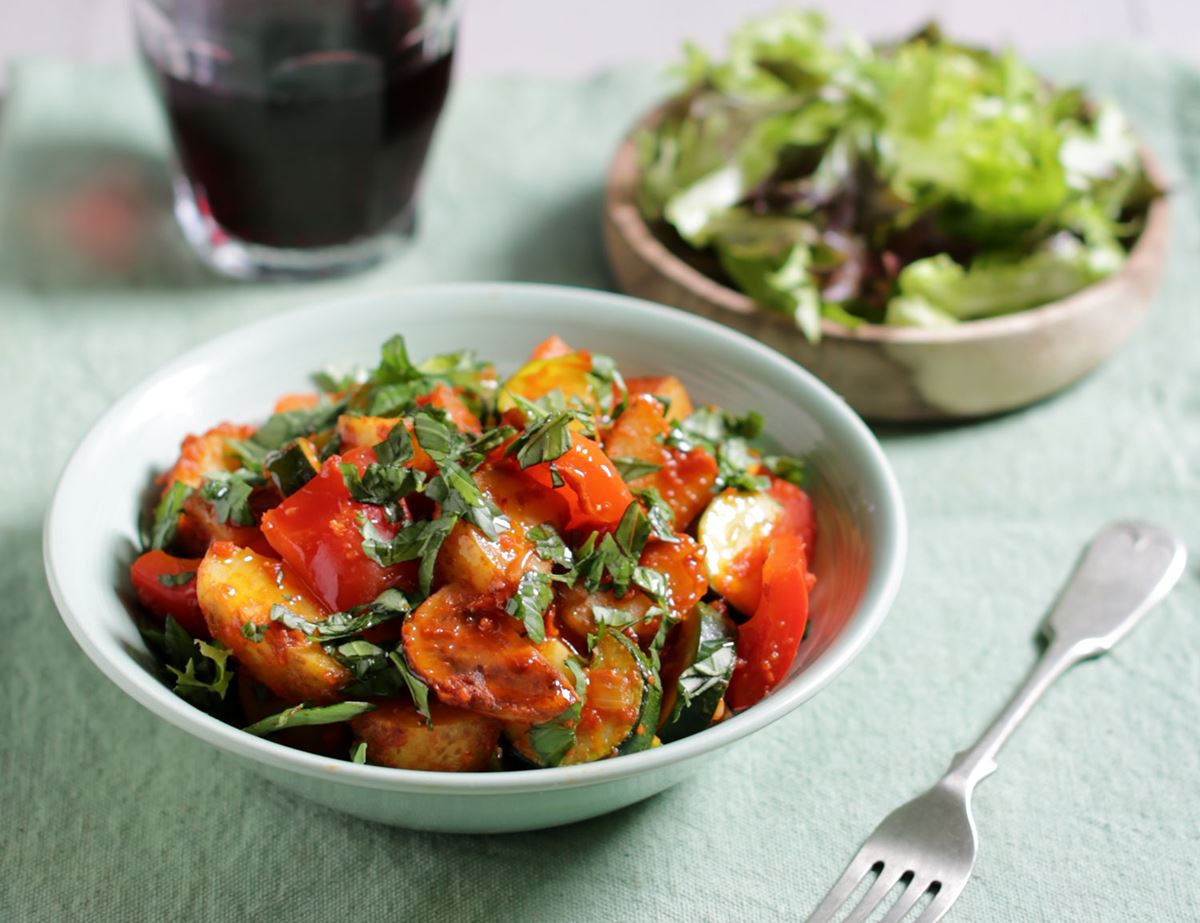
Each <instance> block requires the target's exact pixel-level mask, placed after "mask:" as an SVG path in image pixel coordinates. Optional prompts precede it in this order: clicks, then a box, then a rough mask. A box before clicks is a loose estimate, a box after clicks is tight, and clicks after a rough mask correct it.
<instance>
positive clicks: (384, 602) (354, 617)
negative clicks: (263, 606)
mask: <svg viewBox="0 0 1200 923" xmlns="http://www.w3.org/2000/svg"><path fill="white" fill-rule="evenodd" d="M411 611H412V605H411V604H410V603H409V601H408V598H407V597H406V596H405V595H404V594H403V593H402V592H400V591H399V590H397V589H394V588H393V589H388V590H384V591H383V592H382V593H381V594H379V596H377V597H376V598H375V600H374V601H373V602H370V603H368V604H367V605H365V606H356V607H355V608H354V609H353V610H351V611H349V612H334V613H332V614H330V615H329V616H327V617H326V618H325V619H323V620H321V621H317V622H314V621H311V620H309V619H306V618H304V616H302V615H298V614H296V613H295V612H293V611H292V610H291V609H289V608H288V607H287V606H282V605H280V604H278V603H276V604H275V605H273V606H272V607H271V613H270V619H271V621H272V622H279V623H281V624H282V625H283V626H284V627H286V628H292V629H294V630H296V631H299V632H302V633H303V634H305V635H307V636H308V637H310V638H312V639H314V640H316V641H320V642H321V643H322V644H328V643H329V642H331V641H341V640H344V639H347V638H352V637H354V636H356V635H360V634H362V633H363V632H364V631H366V630H367V629H369V628H374V627H375V626H376V625H382V624H383V623H384V622H390V621H392V620H393V619H397V618H404V617H405V616H407V615H408V614H409V613H410V612H411Z"/></svg>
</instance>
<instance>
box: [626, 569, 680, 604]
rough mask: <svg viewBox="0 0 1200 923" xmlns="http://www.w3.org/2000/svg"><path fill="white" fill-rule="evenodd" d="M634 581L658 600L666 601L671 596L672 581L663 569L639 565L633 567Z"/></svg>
mask: <svg viewBox="0 0 1200 923" xmlns="http://www.w3.org/2000/svg"><path fill="white" fill-rule="evenodd" d="M633 582H634V584H636V585H637V586H638V587H640V588H641V589H643V590H645V591H646V592H647V593H649V594H650V595H651V596H653V597H654V598H655V599H656V600H660V601H663V602H665V601H666V600H669V599H670V598H671V583H670V581H669V580H667V577H666V575H665V574H664V573H663V572H662V571H657V570H654V569H653V568H651V567H642V566H641V565H638V566H637V567H635V568H634V569H633Z"/></svg>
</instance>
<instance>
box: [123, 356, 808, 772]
mask: <svg viewBox="0 0 1200 923" xmlns="http://www.w3.org/2000/svg"><path fill="white" fill-rule="evenodd" d="M315 380H316V382H317V385H318V386H319V391H318V392H314V393H311V394H308V393H306V394H291V395H287V396H285V397H283V398H281V399H280V400H279V401H278V403H277V404H276V407H275V413H274V415H273V416H271V417H270V419H268V420H267V421H266V422H265V423H263V424H262V425H260V426H254V425H241V424H232V423H222V424H220V425H218V426H215V427H214V428H212V429H210V430H208V431H207V432H206V433H203V434H202V435H191V436H188V437H187V438H186V439H184V441H183V445H182V450H181V452H180V455H179V458H178V460H177V461H176V462H175V464H174V466H173V467H172V468H171V469H170V470H168V471H167V472H166V473H165V474H163V475H162V477H161V478H159V481H158V484H157V485H156V496H157V502H156V505H155V507H154V509H153V513H152V515H149V511H148V515H147V516H146V520H147V521H146V523H145V528H144V530H143V542H144V546H145V549H144V551H143V553H142V554H141V555H140V556H139V557H138V558H137V559H136V560H135V561H134V562H133V565H132V568H131V578H132V584H133V588H134V590H135V592H136V595H137V598H138V599H139V600H140V602H141V604H142V607H143V608H144V611H143V612H141V613H139V620H140V626H141V628H142V632H143V635H144V636H145V638H146V640H147V643H148V644H149V646H150V647H151V649H152V650H153V651H154V652H155V654H156V655H157V656H158V657H159V659H160V661H161V664H162V667H163V676H164V678H165V679H166V680H167V681H168V682H170V683H171V684H172V686H173V687H174V689H175V691H176V692H177V693H178V694H179V695H181V696H182V697H184V698H185V699H187V700H188V701H189V702H191V703H193V704H194V705H196V706H197V707H199V708H202V709H204V710H206V711H208V712H209V713H210V714H213V715H214V716H216V717H218V718H220V719H222V720H224V721H227V722H229V723H232V724H235V725H236V726H238V727H243V728H245V730H246V731H247V732H248V733H251V734H257V735H268V734H269V735H273V736H274V737H275V739H277V740H279V741H280V742H283V743H287V744H289V745H291V746H295V747H300V748H303V749H306V750H311V751H315V752H319V753H323V754H327V755H334V756H343V757H346V758H348V759H351V760H353V761H355V762H368V763H374V764H378V765H382V766H392V767H398V768H405V769H425V770H438V771H447V772H466V771H479V770H488V769H510V768H529V767H544V766H557V765H567V764H574V763H583V762H588V761H592V760H598V759H605V758H608V757H612V756H616V755H618V754H624V753H634V752H637V751H639V750H645V749H647V748H649V747H653V746H657V745H659V744H660V743H662V742H668V741H672V740H675V739H678V738H681V737H685V736H687V735H689V734H694V733H696V732H697V731H701V730H703V729H704V728H706V727H708V726H709V725H710V724H712V723H714V722H716V721H720V720H722V719H723V718H724V717H725V716H727V715H729V714H730V713H731V712H733V711H736V710H739V709H743V708H746V707H748V706H750V705H753V704H754V703H755V702H757V701H758V700H759V699H761V698H762V697H763V696H764V695H766V694H767V693H768V692H769V691H770V690H771V689H772V688H773V687H774V686H775V685H776V684H778V683H779V682H780V681H781V680H782V679H783V677H784V676H785V674H786V673H787V671H788V669H789V667H790V666H791V665H792V663H793V661H794V659H795V657H796V654H797V649H798V647H799V645H800V644H801V642H802V640H803V637H804V632H805V627H806V624H807V620H808V596H809V590H810V588H811V586H812V584H813V577H812V576H811V575H810V573H809V570H808V564H807V562H808V559H809V555H810V552H811V550H812V548H813V543H814V537H815V536H814V520H813V514H812V507H811V504H810V503H809V499H808V496H807V495H806V494H805V493H804V491H803V489H802V487H801V486H800V485H801V483H802V481H803V467H802V464H801V463H800V462H799V461H798V460H797V459H794V458H790V457H786V456H778V455H772V454H770V453H768V452H765V451H762V450H760V449H759V448H757V447H756V446H757V445H758V443H757V442H756V440H755V437H757V436H758V435H759V432H760V430H761V428H762V420H761V418H760V417H759V416H758V415H757V414H755V413H749V414H747V415H746V416H741V417H739V416H735V415H733V414H730V413H727V412H724V411H722V410H720V409H719V408H716V407H711V406H707V407H694V406H693V405H692V401H691V398H690V396H689V395H688V392H687V390H686V389H685V387H684V386H683V384H682V383H681V382H680V381H679V380H678V379H676V378H673V377H639V378H628V379H625V378H623V377H622V375H621V374H620V372H619V371H618V370H617V368H616V367H615V366H614V364H613V362H612V360H611V359H608V358H607V357H604V356H601V355H597V354H592V353H589V352H586V351H583V350H578V349H573V348H571V347H569V346H567V345H566V344H565V343H563V342H562V341H561V340H559V339H558V338H556V337H551V338H550V339H548V340H546V341H545V342H543V343H541V344H540V345H539V346H537V348H536V349H535V350H534V352H533V356H532V358H531V359H530V361H529V362H528V363H527V364H526V365H524V366H523V367H521V368H520V369H518V370H517V371H516V372H515V373H514V374H513V375H512V376H511V377H509V378H508V379H506V380H503V381H500V380H498V379H497V377H496V374H495V371H494V369H493V367H492V366H491V365H488V364H486V363H483V362H480V361H477V360H476V358H475V357H474V355H473V354H472V353H470V352H461V353H455V354H450V355H441V356H435V357H433V358H432V359H428V360H426V361H424V362H420V363H415V362H413V361H412V360H411V359H410V358H409V355H408V352H407V350H406V348H405V344H404V341H403V339H402V338H400V337H393V338H392V339H391V340H389V341H388V342H387V343H385V344H384V346H383V350H382V358H381V360H380V363H379V365H378V367H377V368H375V369H374V370H373V371H371V372H370V373H358V374H351V375H346V376H334V375H331V374H329V373H323V374H320V375H318V376H315Z"/></svg>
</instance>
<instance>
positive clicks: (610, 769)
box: [42, 283, 908, 795]
mask: <svg viewBox="0 0 1200 923" xmlns="http://www.w3.org/2000/svg"><path fill="white" fill-rule="evenodd" d="M506 295H508V296H513V297H519V298H522V299H526V300H536V299H544V300H545V301H547V302H554V301H561V300H571V301H575V302H576V303H577V304H579V305H580V306H581V307H589V306H590V307H592V308H594V309H598V310H605V311H611V312H613V313H616V314H624V315H626V316H628V315H631V314H632V315H642V316H645V315H652V316H653V317H654V318H655V319H656V320H661V321H663V322H666V323H668V324H675V325H680V326H681V327H689V328H692V329H693V330H696V331H699V332H701V333H702V335H706V336H710V337H711V336H713V335H718V336H720V337H721V338H723V339H724V340H725V342H726V343H727V344H736V346H737V348H739V349H741V350H742V351H743V352H748V353H750V354H751V355H752V357H753V359H754V360H755V361H756V362H759V363H762V364H764V365H766V366H771V367H773V368H774V369H775V370H776V371H781V372H783V373H784V374H786V375H790V376H792V378H793V379H794V380H795V382H796V384H797V390H798V392H799V397H800V399H801V401H802V402H803V405H804V407H805V410H806V411H807V412H808V413H810V414H811V415H812V416H813V417H814V419H816V420H817V421H818V422H819V423H820V425H821V426H822V428H823V429H825V430H826V431H828V432H831V433H833V434H835V435H837V437H838V438H839V439H840V440H842V441H849V442H850V443H852V444H854V445H855V448H856V453H857V456H858V458H859V460H860V465H861V472H860V477H861V479H863V480H864V481H866V482H867V486H868V488H869V493H870V494H872V495H874V496H875V497H877V498H878V500H879V502H877V503H876V504H875V506H874V508H873V513H874V518H873V529H872V547H873V548H875V549H877V551H876V555H875V559H873V560H872V562H871V568H870V573H869V576H868V580H867V585H866V587H865V588H864V592H863V596H862V598H861V599H860V600H859V603H858V606H857V607H856V608H855V610H854V612H853V613H852V615H851V617H850V619H849V620H848V621H847V623H846V625H845V627H844V628H843V629H842V631H841V633H840V634H839V635H838V636H837V637H836V638H835V639H834V640H833V641H832V642H831V644H830V646H829V647H828V648H827V649H826V650H825V651H824V652H822V654H821V655H820V656H819V657H818V658H816V659H815V660H814V661H813V662H812V663H811V664H809V665H808V666H807V667H806V668H805V669H804V670H803V671H802V673H801V674H800V675H798V676H797V677H796V678H795V680H794V681H793V682H792V683H790V684H789V686H788V687H787V688H785V689H783V690H781V691H779V692H776V693H772V694H771V695H768V696H767V697H766V698H765V699H763V700H762V701H761V702H759V703H757V704H755V705H754V706H752V707H751V708H749V709H747V710H746V711H744V712H741V713H740V714H738V715H735V716H733V717H732V718H730V719H728V720H726V721H723V722H721V723H720V724H718V725H716V726H714V727H710V728H707V729H705V730H704V731H701V732H699V733H697V734H694V735H692V736H690V737H686V738H683V739H682V740H678V741H673V742H671V743H669V744H664V745H662V746H660V747H656V748H654V749H652V750H647V751H643V752H641V753H635V754H628V755H624V756H621V757H619V758H615V759H610V760H602V761H599V762H594V763H585V764H582V765H578V766H560V767H553V768H547V769H536V770H520V771H517V770H514V771H500V772H485V773H441V772H433V771H429V770H413V769H393V768H390V767H384V766H373V765H369V764H355V763H351V762H349V761H346V760H340V759H334V758H331V757H324V756H318V755H316V754H312V753H308V752H306V751H303V750H297V749H294V748H291V747H287V746H285V745H283V744H280V743H276V742H274V741H272V740H270V739H268V738H263V737H256V736H253V735H250V734H246V733H244V732H243V731H242V730H241V729H239V728H236V727H233V726H232V725H228V724H225V723H224V722H222V721H220V720H219V719H217V718H214V717H212V716H211V715H208V714H206V713H205V712H203V711H201V710H200V709H198V708H196V707H194V706H192V705H190V704H189V703H187V702H185V701H184V700H183V699H181V698H179V697H178V696H176V695H175V694H174V693H173V692H172V691H171V690H170V689H168V688H167V686H166V685H165V684H163V683H162V682H161V681H160V680H159V679H158V678H157V677H156V676H154V675H153V674H152V673H150V671H147V670H144V669H143V668H142V667H141V666H140V665H137V664H135V663H134V661H132V660H131V659H126V660H125V661H123V662H122V661H120V660H118V659H117V658H116V657H110V656H109V655H108V654H107V653H106V651H104V650H103V649H101V648H100V647H99V646H98V645H97V644H96V643H95V641H94V640H93V637H92V636H93V634H94V633H97V634H98V632H97V629H96V628H94V627H93V626H94V625H95V624H98V623H89V620H88V619H86V618H85V617H82V613H81V612H77V611H75V609H73V608H72V606H71V604H70V601H69V598H68V593H67V592H66V590H65V589H64V585H63V583H64V581H63V579H62V577H61V573H62V572H63V571H64V567H65V566H67V565H68V564H69V562H67V561H64V560H62V555H63V554H64V553H65V550H64V551H63V552H60V551H59V546H60V535H63V534H65V533H66V532H67V531H68V530H69V529H70V528H71V527H72V524H73V522H74V520H75V518H76V517H75V515H74V512H75V511H74V510H72V509H70V508H68V507H67V505H66V500H65V494H66V493H67V492H68V491H67V486H68V485H69V484H70V483H71V482H72V481H74V480H76V479H79V478H87V477H88V471H87V462H88V461H89V457H90V455H91V454H92V453H94V452H95V451H96V449H97V447H98V445H99V443H101V442H102V441H103V440H104V438H105V436H106V430H107V428H108V426H109V424H110V422H111V421H114V420H117V419H120V418H121V417H123V416H124V415H126V414H127V413H128V411H129V410H130V409H131V408H132V407H133V406H134V405H135V404H136V403H137V402H138V401H139V400H140V399H142V398H143V396H144V395H145V394H146V393H147V392H149V391H150V390H152V389H153V388H155V387H157V386H158V385H160V384H161V383H163V382H165V381H167V380H169V379H174V378H176V377H177V376H179V375H181V374H183V373H185V372H186V371H187V370H188V369H195V368H196V367H197V366H203V365H206V364H208V363H210V362H213V361H214V360H216V361H218V362H219V359H220V356H221V354H222V353H223V351H224V350H225V347H226V346H228V345H230V344H232V343H234V342H236V341H237V340H239V339H244V338H246V337H247V336H249V337H251V338H254V337H255V336H256V335H263V334H269V332H271V331H272V330H274V329H276V328H278V327H280V326H283V327H287V326H289V325H296V326H299V321H300V320H301V319H302V318H312V319H314V320H318V319H321V318H322V317H331V316H336V315H337V314H339V313H340V312H346V311H353V310H355V309H356V308H361V307H364V306H369V305H370V304H372V303H376V302H378V301H379V300H380V299H381V298H388V299H391V300H392V303H393V304H403V302H404V300H406V299H413V300H416V299H421V298H430V297H443V298H446V299H449V300H471V299H474V300H477V301H481V300H484V299H486V298H487V297H488V296H492V297H497V296H499V297H503V296H506ZM399 322H400V318H399V317H398V318H397V323H399ZM907 539H908V535H907V521H906V514H905V508H904V501H903V498H902V496H901V493H900V489H899V486H898V484H897V481H896V478H895V475H894V474H893V472H892V470H891V467H890V465H889V464H888V461H887V459H886V457H885V455H884V453H883V450H882V448H881V447H880V445H879V443H878V442H877V441H876V439H875V437H874V436H873V435H872V434H871V432H870V430H869V429H868V427H867V426H866V424H865V423H864V422H863V421H862V420H861V419H860V418H859V417H858V415H857V414H855V413H854V411H852V410H851V409H850V408H849V406H848V405H847V404H846V403H845V402H844V401H843V400H842V399H841V398H840V397H838V396H837V395H835V394H834V393H833V392H832V391H831V390H830V389H829V388H828V387H827V386H826V385H824V384H823V383H822V382H820V381H819V380H818V379H817V378H816V377H815V376H813V375H812V374H811V373H809V372H807V371H806V370H805V369H803V368H801V367H800V366H798V365H796V364H795V363H793V362H791V361H790V360H788V359H786V358H785V357H784V356H782V355H781V354H779V353H777V352H776V351H774V350H772V349H770V348H769V347H767V346H765V345H763V344H762V343H760V342H758V341H757V340H754V339H752V338H751V337H748V336H746V335H744V334H741V333H738V332H737V331H734V330H731V329H729V328H727V327H725V326H723V325H721V324H718V323H716V322H715V321H710V320H707V319H705V318H700V317H696V316H693V315H690V314H687V313H685V312H681V311H678V310H675V309H673V308H669V307H666V306H663V305H659V304H655V303H653V302H649V301H645V300H643V299H638V298H632V297H630V296H626V295H619V294H614V293H610V292H604V291H597V290H591V289H584V288H576V287H572V286H563V285H544V284H531V283H450V284H432V285H417V286H401V287H398V288H395V289H385V290H377V291H369V292H359V293H355V294H351V295H347V296H343V297H339V298H332V299H329V298H326V299H319V300H315V301H312V302H308V303H305V304H302V305H300V306H298V307H296V308H293V309H285V310H282V311H277V312H275V313H273V314H271V315H269V316H267V317H264V318H260V319H258V320H256V321H253V322H251V323H249V324H246V325H244V326H241V327H237V328H234V329H232V330H230V331H228V332H226V333H223V334H221V335H219V336H217V337H214V338H212V339H209V340H206V341H204V342H202V343H200V344H199V345H197V346H194V347H192V348H191V349H188V350H186V351H185V352H184V353H182V354H181V355H179V356H177V357H176V358H174V359H172V360H171V361H169V362H168V363H166V364H165V365H163V366H162V367H160V368H158V369H157V370H156V371H154V372H151V373H150V374H149V375H148V376H146V377H145V378H143V379H142V380H141V381H140V382H139V383H137V384H135V385H134V386H133V387H132V388H130V389H129V390H128V391H127V392H126V393H125V394H124V395H123V396H122V397H121V398H120V399H118V400H117V401H116V402H115V403H114V404H113V405H111V406H110V407H109V408H108V409H107V410H106V411H105V412H104V413H103V414H101V416H100V417H99V418H98V419H97V420H96V422H95V423H93V424H92V426H91V427H90V428H89V429H88V431H87V433H86V434H85V435H84V436H83V437H82V439H81V440H80V441H79V443H78V444H77V446H76V447H75V449H74V450H73V451H72V453H71V455H70V456H69V457H68V459H67V462H66V463H65V465H64V466H63V469H62V472H61V474H60V476H59V480H58V483H57V486H56V488H55V492H54V495H53V498H52V499H51V502H50V505H49V507H48V510H47V513H46V517H45V522H44V528H43V541H42V548H43V559H44V566H45V572H46V578H47V582H48V584H49V588H50V592H51V595H52V597H53V599H54V602H55V605H56V607H57V608H58V611H59V615H60V617H61V618H62V620H63V622H64V624H65V625H66V627H67V629H68V630H69V632H70V633H71V635H72V637H73V638H74V639H75V642H76V643H77V644H78V645H79V646H80V648H81V649H82V650H83V652H84V653H85V654H86V655H87V656H88V658H89V659H90V660H91V661H92V662H93V664H95V665H96V667H97V668H98V669H99V670H100V671H101V672H102V673H103V674H104V675H105V676H107V677H108V679H109V680H110V681H112V682H113V683H114V684H115V685H116V686H118V687H119V688H120V689H122V690H123V691H124V692H125V693H126V694H127V695H129V696H130V697H131V698H133V699H134V700H136V701H137V702H139V703H140V704H141V705H143V706H144V707H145V708H147V709H148V710H149V711H151V712H153V713H154V714H156V715H158V716H159V717H161V718H164V719H165V720H167V721H168V722H170V723H171V724H173V725H175V726H176V727H178V728H180V729H182V730H184V731H186V732H188V733H190V734H192V735H193V736H195V737H198V738H200V739H201V740H204V741H207V742H208V743H210V744H214V745H215V746H217V747H218V748H220V749H222V750H225V751H227V752H230V753H232V754H234V755H236V756H241V757H244V758H246V759H249V760H251V761H254V762H256V763H259V764H262V765H264V766H266V767H271V768H274V769H283V770H288V771H291V772H295V773H298V774H300V775H303V776H308V777H310V778H315V779H320V780H324V781H337V782H346V783H350V784H353V785H355V786H358V787H365V788H372V789H379V790H391V791H406V792H424V793H447V794H460V795H468V794H470V795H495V794H501V793H512V792H531V791H539V790H547V789H566V788H577V787H584V786H591V785H597V784H601V783H607V782H612V781H615V780H618V779H623V778H628V777H631V776H635V775H639V774H641V773H643V772H648V771H652V770H655V769H662V768H665V767H667V766H669V765H672V764H675V763H679V762H682V761H685V760H688V759H691V758H693V757H698V756H700V755H702V754H705V753H708V752H711V751H713V750H716V749H718V748H720V747H722V746H725V745H727V744H730V743H733V742H734V741H736V740H739V739H741V738H743V737H745V736H747V735H749V734H751V733H753V732H755V731H757V730H759V729H761V728H763V727H765V726H767V725H768V724H771V723H772V722H774V721H776V720H778V719H779V718H782V717H783V716H784V715H786V714H788V713H790V712H791V711H792V710H793V709H795V708H796V707H798V706H799V705H800V704H801V703H802V702H804V701H806V700H807V699H809V698H811V697H812V696H813V695H815V694H816V693H817V692H818V691H819V690H820V689H822V688H824V687H825V686H826V685H827V684H828V683H829V682H830V681H832V680H833V678H834V677H835V676H837V674H839V673H840V672H841V671H842V670H843V669H845V667H846V666H847V665H849V663H850V661H852V660H853V659H854V658H855V657H856V656H857V655H858V654H859V653H860V652H861V650H862V648H863V647H864V646H865V645H866V644H867V642H868V641H869V640H870V639H871V637H872V636H873V635H874V634H875V632H876V631H877V630H878V628H879V626H880V624H881V623H882V622H883V620H884V618H885V617H886V616H887V614H888V611H889V609H890V608H891V605H892V603H893V601H894V599H895V596H896V594H897V592H898V590H899V587H900V583H901V579H902V575H903V570H904V564H905V559H906V555H907ZM104 590H105V592H111V590H110V588H109V587H107V586H105V587H104ZM125 656H126V657H128V655H125ZM130 667H133V668H134V670H132V671H131V669H130ZM135 671H136V674H140V676H135V675H134V673H135ZM146 680H149V682H146Z"/></svg>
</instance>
